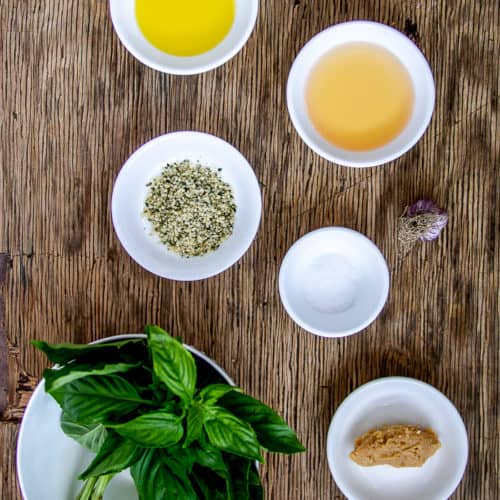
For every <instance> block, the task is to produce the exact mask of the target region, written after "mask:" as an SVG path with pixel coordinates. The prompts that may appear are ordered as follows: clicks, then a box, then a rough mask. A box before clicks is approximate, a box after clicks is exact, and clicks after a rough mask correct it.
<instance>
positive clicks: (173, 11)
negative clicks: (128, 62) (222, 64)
mask: <svg viewBox="0 0 500 500" xmlns="http://www.w3.org/2000/svg"><path fill="white" fill-rule="evenodd" d="M135 15H136V18H137V22H138V24H139V28H140V29H141V31H142V34H143V35H144V36H145V37H146V39H147V40H148V41H149V42H150V43H151V44H152V45H154V46H155V47H156V48H158V49H160V50H162V51H163V52H166V53H167V54H170V55H174V56H183V57H185V56H197V55H200V54H203V53H204V52H208V51H209V50H211V49H213V48H214V47H215V46H217V45H218V44H219V43H220V42H221V41H222V40H223V39H224V38H225V37H226V35H227V34H228V33H229V31H230V29H231V26H232V24H233V22H234V15H235V0H136V2H135Z"/></svg>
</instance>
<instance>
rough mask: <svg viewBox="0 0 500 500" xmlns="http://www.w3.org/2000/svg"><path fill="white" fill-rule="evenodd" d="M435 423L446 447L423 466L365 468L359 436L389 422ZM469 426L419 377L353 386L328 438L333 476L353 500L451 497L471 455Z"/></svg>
mask: <svg viewBox="0 0 500 500" xmlns="http://www.w3.org/2000/svg"><path fill="white" fill-rule="evenodd" d="M396 424H408V425H420V426H422V427H425V428H431V429H432V430H433V431H434V432H435V433H436V434H437V435H438V438H439V440H440V441H441V448H440V449H439V450H438V451H437V452H436V453H435V454H434V455H433V456H432V457H430V458H429V459H428V460H427V461H426V462H425V464H424V465H423V466H422V467H407V468H400V469H397V468H394V467H391V466H389V465H379V466H374V467H361V466H359V465H357V464H356V463H355V462H353V461H352V460H351V458H350V457H349V454H350V453H351V451H352V450H353V449H354V441H355V439H356V438H357V437H358V436H360V435H362V434H364V433H365V432H368V431H369V430H372V429H375V428H380V427H382V426H384V425H396ZM468 450H469V445H468V439H467V431H466V429H465V426H464V423H463V421H462V418H461V416H460V414H459V413H458V411H457V409H456V408H455V407H454V406H453V404H452V403H451V402H450V400H449V399H448V398H446V396H444V394H442V393H441V392H439V391H438V390H437V389H435V388H434V387H432V386H431V385H428V384H426V383H424V382H420V381H419V380H415V379H412V378H406V377H386V378H380V379H377V380H373V381H372V382H369V383H367V384H365V385H362V386H361V387H359V388H358V389H356V390H355V391H353V392H352V393H351V394H350V395H349V396H348V397H347V398H346V399H345V400H344V401H343V402H342V404H341V405H340V406H339V407H338V408H337V411H336V412H335V415H334V417H333V419H332V423H331V425H330V429H329V431H328V438H327V456H328V464H329V466H330V470H331V472H332V476H333V479H334V480H335V482H336V483H337V485H338V487H339V488H340V489H341V490H342V493H344V495H345V496H346V497H347V498H348V499H349V500H367V499H370V500H424V499H425V500H446V499H447V498H448V497H449V496H450V495H451V494H452V493H453V491H454V490H455V489H456V487H457V486H458V484H459V483H460V481H461V479H462V476H463V474H464V471H465V467H466V465H467V459H468V454H469V451H468Z"/></svg>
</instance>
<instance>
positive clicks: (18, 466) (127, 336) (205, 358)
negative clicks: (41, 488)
mask: <svg viewBox="0 0 500 500" xmlns="http://www.w3.org/2000/svg"><path fill="white" fill-rule="evenodd" d="M138 338H140V339H145V338H147V335H146V334H145V333H120V334H117V335H111V336H109V337H104V338H102V339H97V340H93V341H92V342H89V345H92V344H103V343H105V342H113V341H119V340H127V339H131V340H132V339H138ZM183 345H184V346H185V347H186V348H187V349H188V350H189V351H191V353H192V354H194V355H196V356H198V357H199V358H201V359H202V360H203V361H205V362H206V363H207V364H208V365H210V366H211V367H212V368H213V369H214V370H215V371H216V372H217V373H219V375H221V376H222V377H223V378H224V379H225V380H226V381H227V383H228V384H229V385H232V386H234V387H236V384H235V382H234V380H233V379H232V378H231V377H230V376H229V375H228V374H227V373H226V372H225V370H224V369H223V368H222V367H221V366H219V365H218V364H217V363H216V362H215V361H214V360H213V359H212V358H210V357H209V356H207V355H206V354H205V353H203V352H201V351H199V350H198V349H196V348H195V347H193V346H191V345H189V344H184V343H183ZM54 366H57V365H54ZM44 388H45V380H44V379H43V377H42V378H41V380H40V381H39V382H38V384H37V386H36V387H35V390H34V391H33V393H32V394H31V397H30V399H29V401H28V404H27V405H26V409H25V410H24V414H23V418H22V419H21V424H20V426H19V434H18V436H17V441H16V476H17V479H18V481H19V487H20V489H21V493H22V495H23V498H24V497H26V487H25V486H24V476H23V475H22V474H21V458H20V453H19V447H20V444H21V441H22V440H24V434H25V430H24V429H25V428H24V426H23V421H24V417H25V416H26V415H27V414H28V412H29V411H30V407H31V401H32V399H33V397H34V396H35V395H38V393H39V392H42V391H43V390H44Z"/></svg>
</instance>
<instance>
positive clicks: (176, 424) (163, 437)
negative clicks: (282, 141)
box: [108, 411, 184, 448]
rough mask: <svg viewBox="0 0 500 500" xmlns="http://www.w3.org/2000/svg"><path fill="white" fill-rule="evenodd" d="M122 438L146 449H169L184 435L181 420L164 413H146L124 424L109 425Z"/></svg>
mask: <svg viewBox="0 0 500 500" xmlns="http://www.w3.org/2000/svg"><path fill="white" fill-rule="evenodd" d="M108 427H110V428H111V429H113V430H115V431H116V432H117V433H118V434H120V435H121V436H123V437H125V438H128V439H130V440H131V441H134V442H135V443H137V444H138V445H140V446H142V447H144V448H168V447H169V446H173V445H174V444H176V443H178V442H179V441H180V440H181V439H182V435H183V434H184V428H183V427H182V421H181V418H180V417H179V416H177V415H174V414H171V413H165V412H162V411H157V412H151V413H146V414H144V415H141V416H140V417H137V418H134V419H133V420H129V421H128V422H125V423H124V424H113V425H110V424H108Z"/></svg>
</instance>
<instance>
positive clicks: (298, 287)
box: [279, 227, 389, 337]
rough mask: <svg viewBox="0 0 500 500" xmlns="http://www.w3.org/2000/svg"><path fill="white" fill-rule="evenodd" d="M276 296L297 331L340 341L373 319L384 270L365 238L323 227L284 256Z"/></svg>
mask: <svg viewBox="0 0 500 500" xmlns="http://www.w3.org/2000/svg"><path fill="white" fill-rule="evenodd" d="M279 292H280V296H281V301H282V303H283V306H284V307H285V309H286V311H287V312H288V314H289V315H290V316H291V318H292V319H293V320H294V321H295V322H296V323H297V324H298V325H299V326H301V327H302V328H304V329H305V330H308V331H309V332H311V333H315V334H316V335H321V336H323V337H344V336H346V335H351V334H353V333H356V332H359V331H360V330H363V329H364V328H366V327H367V326H368V325H369V324H370V323H371V322H372V321H373V320H374V319H375V318H376V317H377V316H378V314H379V313H380V311H381V310H382V308H383V307H384V304H385V302H386V300H387V295H388V293H389V270H388V268H387V263H386V261H385V259H384V256H383V255H382V254H381V253H380V250H379V249H378V248H377V247H376V246H375V245H374V243H372V242H371V241H370V240H369V239H368V238H367V237H366V236H364V235H362V234H360V233H358V232H357V231H353V230H352V229H347V228H344V227H326V228H322V229H317V230H316V231H312V232H311V233H308V234H306V235H305V236H303V237H302V238H300V239H299V240H298V241H296V242H295V243H294V244H293V245H292V247H291V248H290V249H289V250H288V252H287V254H286V255H285V258H284V259H283V262H282V264H281V269H280V274H279Z"/></svg>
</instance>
